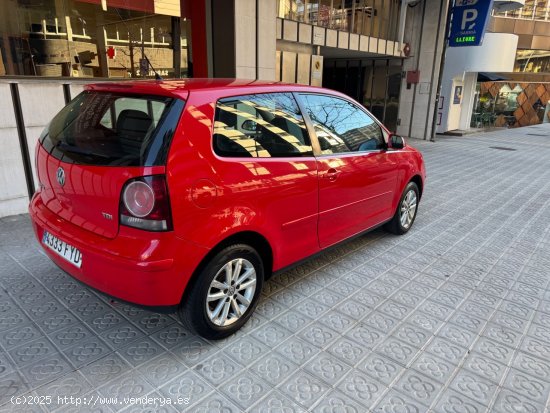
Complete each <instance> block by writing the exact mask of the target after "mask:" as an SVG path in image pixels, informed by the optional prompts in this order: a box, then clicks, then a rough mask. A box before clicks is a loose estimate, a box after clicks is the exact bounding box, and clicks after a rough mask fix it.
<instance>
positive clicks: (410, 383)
mask: <svg viewBox="0 0 550 413" xmlns="http://www.w3.org/2000/svg"><path fill="white" fill-rule="evenodd" d="M442 388H443V384H441V383H440V382H438V381H436V380H434V379H432V378H429V377H428V376H425V375H423V374H420V373H417V372H416V371H414V370H408V371H406V372H405V373H404V374H403V375H402V376H401V378H400V379H399V380H398V381H397V383H395V385H394V386H392V390H394V389H396V390H399V392H401V393H403V394H405V395H407V396H409V397H410V398H411V399H413V400H415V401H417V402H419V403H421V404H423V405H424V406H425V407H427V408H428V407H429V406H430V405H431V404H432V402H433V401H434V400H435V398H436V397H437V395H438V393H439V391H440V390H441V389H442Z"/></svg>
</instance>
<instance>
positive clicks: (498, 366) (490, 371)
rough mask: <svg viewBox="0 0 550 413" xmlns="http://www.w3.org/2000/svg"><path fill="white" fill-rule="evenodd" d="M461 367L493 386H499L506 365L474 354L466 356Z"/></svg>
mask: <svg viewBox="0 0 550 413" xmlns="http://www.w3.org/2000/svg"><path fill="white" fill-rule="evenodd" d="M463 367H464V368H466V369H468V370H469V371H470V372H472V373H475V374H479V375H480V376H482V377H484V378H485V379H487V380H490V381H492V382H493V383H495V384H499V382H500V380H501V378H502V377H503V376H504V373H505V371H506V365H504V364H502V363H499V362H498V361H495V360H493V359H492V358H490V357H488V356H483V355H481V354H479V353H476V352H471V353H470V354H468V357H466V360H464V364H463Z"/></svg>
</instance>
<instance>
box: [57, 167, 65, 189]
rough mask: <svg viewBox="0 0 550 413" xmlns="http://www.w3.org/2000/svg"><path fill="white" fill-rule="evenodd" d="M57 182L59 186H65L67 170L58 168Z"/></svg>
mask: <svg viewBox="0 0 550 413" xmlns="http://www.w3.org/2000/svg"><path fill="white" fill-rule="evenodd" d="M57 182H58V183H59V185H61V186H63V185H65V170H64V169H63V168H61V167H59V168H57Z"/></svg>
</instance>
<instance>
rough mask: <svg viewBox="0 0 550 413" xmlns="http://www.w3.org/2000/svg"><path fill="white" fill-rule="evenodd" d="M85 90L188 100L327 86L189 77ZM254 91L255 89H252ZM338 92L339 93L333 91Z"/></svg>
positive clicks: (92, 86)
mask: <svg viewBox="0 0 550 413" xmlns="http://www.w3.org/2000/svg"><path fill="white" fill-rule="evenodd" d="M85 89H86V90H98V91H112V92H114V91H116V92H127V93H143V94H151V95H163V96H175V97H179V98H183V99H185V98H186V97H187V95H188V93H189V92H190V91H215V90H218V91H227V90H236V89H238V90H243V91H246V90H247V89H250V93H257V92H258V91H260V90H263V91H271V90H272V91H310V92H311V91H316V92H320V91H325V92H326V91H327V89H323V88H319V87H315V86H306V85H299V84H291V83H283V82H274V81H265V80H252V79H230V78H213V79H207V78H186V79H167V80H128V81H118V82H103V83H92V84H88V85H86V86H85ZM253 90H254V92H252V91H253ZM331 92H332V93H335V94H339V93H338V92H334V91H331Z"/></svg>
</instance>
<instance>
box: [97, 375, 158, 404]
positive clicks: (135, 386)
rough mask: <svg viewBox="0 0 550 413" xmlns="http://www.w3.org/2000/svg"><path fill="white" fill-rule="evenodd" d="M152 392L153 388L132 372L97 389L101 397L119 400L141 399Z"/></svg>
mask: <svg viewBox="0 0 550 413" xmlns="http://www.w3.org/2000/svg"><path fill="white" fill-rule="evenodd" d="M152 390H153V387H151V385H150V384H149V383H147V382H146V381H145V380H144V379H143V378H141V377H139V376H138V375H137V374H135V373H134V372H128V373H126V374H124V375H122V376H121V377H117V378H116V379H115V380H112V381H110V382H109V383H107V384H104V385H103V386H101V387H99V388H98V389H97V391H98V392H99V394H100V395H101V396H103V397H116V398H117V399H119V400H123V398H124V397H126V398H128V397H135V398H137V397H143V395H145V394H147V393H149V392H150V391H152Z"/></svg>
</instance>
